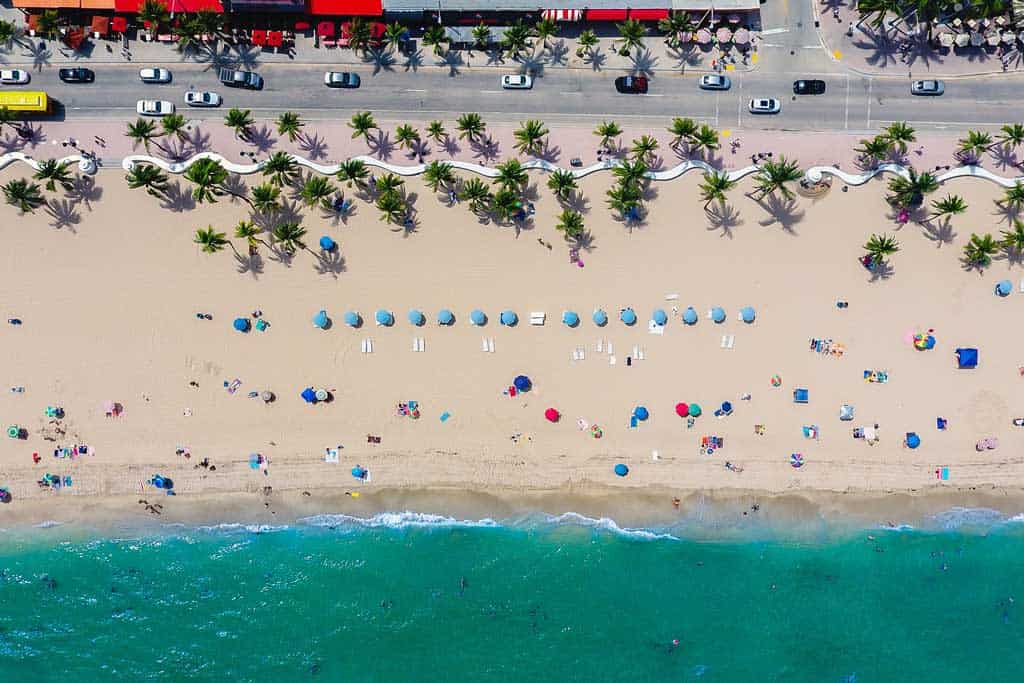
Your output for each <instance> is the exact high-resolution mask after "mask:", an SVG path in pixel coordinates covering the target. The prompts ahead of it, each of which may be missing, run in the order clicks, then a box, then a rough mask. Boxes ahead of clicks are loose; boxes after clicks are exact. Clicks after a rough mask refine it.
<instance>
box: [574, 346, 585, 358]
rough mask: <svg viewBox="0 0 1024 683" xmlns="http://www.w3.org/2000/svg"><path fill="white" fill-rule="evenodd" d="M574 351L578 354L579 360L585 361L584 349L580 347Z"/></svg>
mask: <svg viewBox="0 0 1024 683" xmlns="http://www.w3.org/2000/svg"><path fill="white" fill-rule="evenodd" d="M576 351H577V352H578V353H579V354H580V360H586V359H587V350H586V349H585V348H583V347H582V346H581V347H579V348H578V349H576Z"/></svg>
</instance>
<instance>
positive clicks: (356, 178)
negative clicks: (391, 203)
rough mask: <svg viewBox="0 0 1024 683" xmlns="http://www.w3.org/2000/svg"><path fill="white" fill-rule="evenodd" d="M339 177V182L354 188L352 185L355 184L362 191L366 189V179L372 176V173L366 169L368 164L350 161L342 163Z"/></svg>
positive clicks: (355, 160)
mask: <svg viewBox="0 0 1024 683" xmlns="http://www.w3.org/2000/svg"><path fill="white" fill-rule="evenodd" d="M337 175H338V180H340V181H342V182H343V183H345V185H346V186H347V187H352V183H355V184H356V187H358V188H360V189H362V188H364V187H366V178H367V176H369V175H370V171H369V169H367V168H366V164H365V163H363V162H362V161H360V160H359V159H348V160H347V161H343V162H341V165H340V166H339V167H338V174H337Z"/></svg>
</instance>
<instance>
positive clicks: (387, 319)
mask: <svg viewBox="0 0 1024 683" xmlns="http://www.w3.org/2000/svg"><path fill="white" fill-rule="evenodd" d="M373 317H374V320H376V321H377V324H378V325H387V326H390V325H394V324H395V316H393V315H391V313H390V312H388V311H385V310H384V309H383V308H381V309H379V310H378V311H377V313H376V314H375V315H374V316H373Z"/></svg>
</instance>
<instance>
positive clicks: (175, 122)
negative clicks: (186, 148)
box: [160, 114, 188, 140]
mask: <svg viewBox="0 0 1024 683" xmlns="http://www.w3.org/2000/svg"><path fill="white" fill-rule="evenodd" d="M187 125H188V121H187V120H186V119H185V117H184V116H182V115H181V114H168V115H167V116H165V117H163V118H162V119H160V127H161V128H163V134H164V135H166V136H168V137H170V136H172V135H173V136H174V137H176V138H178V139H179V140H184V139H185V128H186V126H187Z"/></svg>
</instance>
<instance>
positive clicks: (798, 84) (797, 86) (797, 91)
mask: <svg viewBox="0 0 1024 683" xmlns="http://www.w3.org/2000/svg"><path fill="white" fill-rule="evenodd" d="M824 93H825V81H793V94H794V95H823V94H824Z"/></svg>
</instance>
